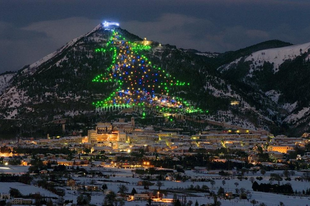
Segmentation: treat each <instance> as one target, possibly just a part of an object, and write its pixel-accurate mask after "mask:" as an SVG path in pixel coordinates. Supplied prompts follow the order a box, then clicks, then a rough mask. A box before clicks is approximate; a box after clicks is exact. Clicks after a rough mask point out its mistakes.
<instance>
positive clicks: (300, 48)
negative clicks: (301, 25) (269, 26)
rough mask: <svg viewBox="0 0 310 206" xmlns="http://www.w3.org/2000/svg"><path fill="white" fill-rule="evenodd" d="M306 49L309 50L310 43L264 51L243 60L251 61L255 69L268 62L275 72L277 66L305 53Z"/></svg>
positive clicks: (277, 68)
mask: <svg viewBox="0 0 310 206" xmlns="http://www.w3.org/2000/svg"><path fill="white" fill-rule="evenodd" d="M308 49H310V42H309V43H306V44H299V45H292V46H287V47H281V48H274V49H265V50H261V51H257V52H254V53H252V54H251V55H250V56H248V57H247V58H246V59H245V62H246V61H252V64H253V65H255V67H257V66H262V65H263V64H264V62H270V63H272V64H273V65H274V72H277V71H278V70H279V66H280V65H281V64H282V63H283V62H284V61H286V60H289V59H295V58H296V57H297V56H300V55H301V54H303V53H305V52H307V51H308Z"/></svg>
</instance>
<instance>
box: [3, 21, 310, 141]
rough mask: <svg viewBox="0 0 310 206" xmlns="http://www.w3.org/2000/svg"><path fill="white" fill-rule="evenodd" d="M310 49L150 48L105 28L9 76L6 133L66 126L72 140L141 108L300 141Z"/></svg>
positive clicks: (278, 45)
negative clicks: (123, 109) (295, 137)
mask: <svg viewBox="0 0 310 206" xmlns="http://www.w3.org/2000/svg"><path fill="white" fill-rule="evenodd" d="M113 32H116V33H115V34H116V35H115V34H113ZM143 45H144V46H145V47H144V46H143ZM308 49H309V44H304V45H298V46H292V45H290V44H289V43H285V42H281V41H277V40H273V41H268V42H263V43H260V44H257V45H253V46H250V47H247V48H245V49H241V50H238V51H232V52H226V53H222V54H219V53H212V52H205V53H203V52H199V51H196V50H183V49H178V48H177V47H176V46H171V45H161V44H159V43H158V42H150V41H148V42H146V41H145V40H142V39H141V38H140V37H138V36H136V35H134V34H131V33H130V32H128V31H126V30H124V29H122V28H120V27H115V28H114V29H113V31H112V30H110V29H106V28H104V26H103V25H101V24H100V25H98V26H97V27H96V28H94V30H92V31H91V32H89V33H87V34H85V35H84V36H81V37H79V38H76V39H74V40H72V41H70V42H68V43H67V44H66V45H65V46H63V47H62V48H60V49H58V50H57V51H55V52H53V53H51V54H50V55H47V56H46V57H43V58H42V59H41V60H39V61H37V62H35V63H33V64H31V65H27V66H25V67H24V68H22V69H21V70H19V71H18V72H17V73H16V74H15V73H12V74H3V75H0V95H1V98H0V105H1V108H0V119H1V121H0V125H1V127H0V128H1V131H0V134H7V133H8V132H9V131H12V130H13V131H14V132H15V133H19V134H21V135H22V136H42V135H46V134H47V133H49V134H50V135H58V134H64V133H63V131H62V129H61V126H60V124H61V122H66V126H67V130H66V132H67V131H71V132H72V131H83V132H84V133H85V131H87V128H89V127H92V125H93V123H95V122H96V121H100V120H103V119H106V118H109V117H111V118H114V117H116V116H119V115H121V114H122V112H121V111H120V110H115V111H113V112H112V111H110V110H109V108H110V109H111V108H112V107H113V108H115V107H116V106H118V107H122V106H123V107H126V108H133V110H134V112H133V113H131V115H133V116H135V117H137V118H139V115H144V114H147V116H149V117H148V118H150V119H152V117H153V116H154V115H158V114H160V113H163V112H167V111H170V113H171V112H176V113H178V111H181V112H182V113H184V115H185V116H190V117H191V118H198V119H205V120H212V121H216V122H225V123H227V125H232V126H233V125H237V126H239V127H243V128H251V129H261V128H263V129H266V130H270V131H271V132H275V133H282V132H284V133H286V134H294V135H300V134H301V133H303V132H305V131H307V130H308V123H309V121H310V119H309V114H310V109H308V107H307V105H309V100H310V97H309V95H308V94H307V88H309V85H308V84H309V81H307V79H309V77H308V75H309V72H308V70H307V69H308V67H309V51H308ZM122 52H123V53H122ZM130 52H136V53H132V54H135V56H130V55H129V56H128V55H127V53H128V54H129V53H130ZM125 53H126V55H127V56H126V55H125ZM129 57H130V59H129ZM122 58H124V59H122ZM129 60H130V61H131V62H133V63H131V64H130V65H131V67H130V65H129V64H128V63H126V61H129ZM140 60H141V63H137V62H138V61H140ZM142 61H143V62H142ZM134 62H135V63H134ZM144 64H145V65H144ZM144 67H145V68H144ZM141 69H142V70H143V72H142V73H141V71H142V70H141ZM130 72H133V73H135V74H136V75H135V76H133V77H131V76H128V75H130ZM139 75H140V76H139ZM157 75H158V77H157ZM155 77H156V78H155ZM131 78H134V81H132V80H129V79H131ZM297 79H298V81H296V80H297ZM151 82H153V83H152V84H151ZM140 83H141V85H145V86H144V87H140V86H139V84H140ZM178 85H179V86H178ZM125 86H126V87H125ZM152 88H153V89H152ZM140 89H141V91H140ZM135 91H139V92H138V93H135ZM1 92H2V93H1ZM152 92H153V93H152ZM111 95H112V96H111ZM138 96H139V97H138ZM155 100H156V101H155ZM113 102H114V103H113ZM232 102H238V104H231V103H232ZM134 103H135V104H134ZM125 105H127V106H125ZM134 105H137V106H138V108H139V109H138V110H137V109H135V108H137V106H134ZM141 105H143V106H142V107H140V106H141ZM111 106H112V107H111ZM99 107H100V108H101V109H100V111H101V113H98V112H96V111H98V108H99ZM144 108H146V109H147V110H146V111H144ZM152 108H153V109H152ZM154 108H156V109H155V110H154ZM177 108H181V110H180V109H177ZM102 111H108V112H105V113H102ZM128 111H129V110H128ZM128 111H127V113H128ZM125 113H126V112H125ZM113 116H114V117H113ZM144 121H145V120H144ZM148 121H149V120H148ZM152 121H153V120H152ZM171 121H173V119H171ZM173 124H175V123H173ZM205 126H208V124H205V125H204V127H205ZM8 128H9V129H8ZM12 128H13V129H12ZM14 135H16V134H14Z"/></svg>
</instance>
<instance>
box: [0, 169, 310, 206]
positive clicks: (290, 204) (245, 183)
mask: <svg viewBox="0 0 310 206" xmlns="http://www.w3.org/2000/svg"><path fill="white" fill-rule="evenodd" d="M89 169H93V170H101V171H102V172H103V174H109V175H111V176H110V178H104V177H95V178H90V177H74V179H76V180H77V182H79V183H81V184H86V185H87V184H91V183H93V184H96V185H99V186H101V185H102V184H106V185H107V187H108V190H112V191H114V192H118V187H119V186H120V185H125V186H126V187H127V188H128V193H130V192H131V190H132V189H133V188H135V189H136V191H137V192H138V193H141V192H147V191H149V192H152V191H157V190H158V187H157V186H156V181H153V183H155V184H154V185H153V186H150V187H149V189H147V190H146V189H144V188H143V186H138V185H137V182H138V181H141V179H140V178H138V177H137V175H135V177H133V173H132V171H131V170H130V169H117V168H102V167H98V168H89ZM276 172H278V173H282V171H273V172H269V173H268V172H267V173H266V174H265V175H264V176H262V175H261V174H260V173H259V172H258V173H257V174H252V173H249V174H245V175H244V176H247V177H248V180H242V181H240V180H239V179H237V178H231V179H227V178H226V180H225V183H224V184H223V179H221V177H220V176H219V175H217V174H200V173H194V172H193V171H189V170H187V171H185V174H186V175H188V176H191V177H196V178H199V177H200V178H201V177H202V178H206V177H207V178H213V179H214V182H215V184H214V185H211V183H210V182H207V181H205V182H192V181H186V182H175V181H162V183H163V184H164V185H163V186H162V187H161V190H166V189H173V188H174V189H178V191H182V190H184V189H185V188H188V187H190V185H193V186H197V185H199V186H200V187H201V186H202V185H207V186H208V187H209V188H210V190H211V191H214V192H215V193H217V191H218V189H219V188H220V187H223V188H224V190H225V192H233V193H235V190H236V188H238V189H240V188H244V189H245V190H249V191H250V192H251V198H250V199H249V200H240V199H239V198H235V199H232V200H225V199H220V198H219V199H218V200H219V201H220V202H221V205H222V206H229V205H240V206H242V205H249V206H250V205H253V204H252V203H251V202H250V201H251V200H253V199H254V200H256V201H258V203H257V204H256V205H257V206H258V205H259V204H261V203H265V204H266V205H267V206H278V205H280V202H283V203H284V205H286V206H309V205H310V196H303V197H299V196H286V195H280V194H273V193H263V192H254V191H253V190H252V183H251V181H250V180H249V179H250V177H251V176H253V177H254V178H255V177H257V176H262V177H263V180H261V181H258V180H256V181H257V182H258V183H259V184H260V183H269V182H270V181H269V174H270V173H276ZM299 175H301V173H298V172H296V174H295V177H297V176H299ZM107 181H108V182H107ZM120 181H122V182H120ZM236 183H238V184H236ZM273 183H276V182H273ZM285 183H290V184H291V185H292V187H293V190H294V191H295V190H296V191H302V190H306V189H308V188H310V184H309V182H305V181H303V182H302V181H295V180H294V177H292V181H281V184H285ZM10 188H16V189H18V190H20V192H21V193H22V194H23V195H27V194H29V193H37V192H40V193H41V194H44V195H46V196H50V197H51V196H55V195H54V194H53V193H51V192H49V191H47V190H44V189H42V188H39V187H35V186H30V185H25V184H22V183H3V182H0V193H8V192H9V190H10ZM79 194H80V193H79V192H78V191H75V190H71V188H70V187H67V188H66V195H65V196H64V200H72V201H73V203H76V200H77V196H78V195H79ZM206 194H207V193H197V192H195V191H192V192H189V193H186V195H185V196H186V199H187V201H189V200H191V201H192V202H193V204H192V205H194V204H195V202H196V201H198V203H199V205H201V204H207V203H213V198H211V197H208V196H206ZM91 195H92V197H91V204H94V205H102V203H103V200H104V193H103V192H91ZM178 195H181V196H182V195H184V194H180V193H178ZM164 198H173V193H168V195H167V196H164ZM180 199H181V198H180ZM146 204H147V202H146V201H132V202H125V205H128V206H135V205H146ZM161 205H165V204H161Z"/></svg>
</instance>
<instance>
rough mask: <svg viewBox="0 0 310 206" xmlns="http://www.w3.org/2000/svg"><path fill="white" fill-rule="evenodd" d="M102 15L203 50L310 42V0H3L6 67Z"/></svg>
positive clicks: (0, 65) (31, 58) (0, 26)
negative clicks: (267, 43)
mask: <svg viewBox="0 0 310 206" xmlns="http://www.w3.org/2000/svg"><path fill="white" fill-rule="evenodd" d="M103 20H110V21H118V22H120V26H121V28H123V29H126V30H128V31H129V32H131V33H134V34H136V35H138V36H140V37H142V38H144V37H146V38H147V39H150V40H155V41H158V42H160V43H162V44H166V43H169V44H172V45H176V46H177V47H178V48H186V49H188V48H192V49H197V50H200V51H211V52H225V51H230V50H236V49H240V48H243V47H246V46H250V45H253V44H256V43H259V42H262V41H266V40H271V39H279V40H283V41H286V42H290V43H293V44H300V43H306V42H310V1H309V0H113V1H112V0H0V73H2V72H5V71H15V70H18V69H21V68H22V67H23V66H24V65H27V64H31V63H33V62H35V61H37V60H39V59H40V58H42V57H44V56H45V55H47V54H49V53H51V52H53V51H55V50H57V49H58V48H60V47H61V46H63V45H64V44H65V43H66V42H68V41H70V40H72V39H73V38H76V37H79V36H81V35H84V34H85V33H87V32H89V31H91V30H92V29H93V28H94V27H95V26H96V25H98V24H100V23H101V22H102V21H103Z"/></svg>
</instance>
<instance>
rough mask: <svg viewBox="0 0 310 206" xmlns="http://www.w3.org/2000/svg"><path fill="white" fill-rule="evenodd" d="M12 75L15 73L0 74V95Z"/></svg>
mask: <svg viewBox="0 0 310 206" xmlns="http://www.w3.org/2000/svg"><path fill="white" fill-rule="evenodd" d="M14 75H15V73H5V74H0V94H1V93H2V91H3V90H4V89H5V88H6V87H7V86H8V85H9V82H10V80H11V79H12V78H13V76H14Z"/></svg>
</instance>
